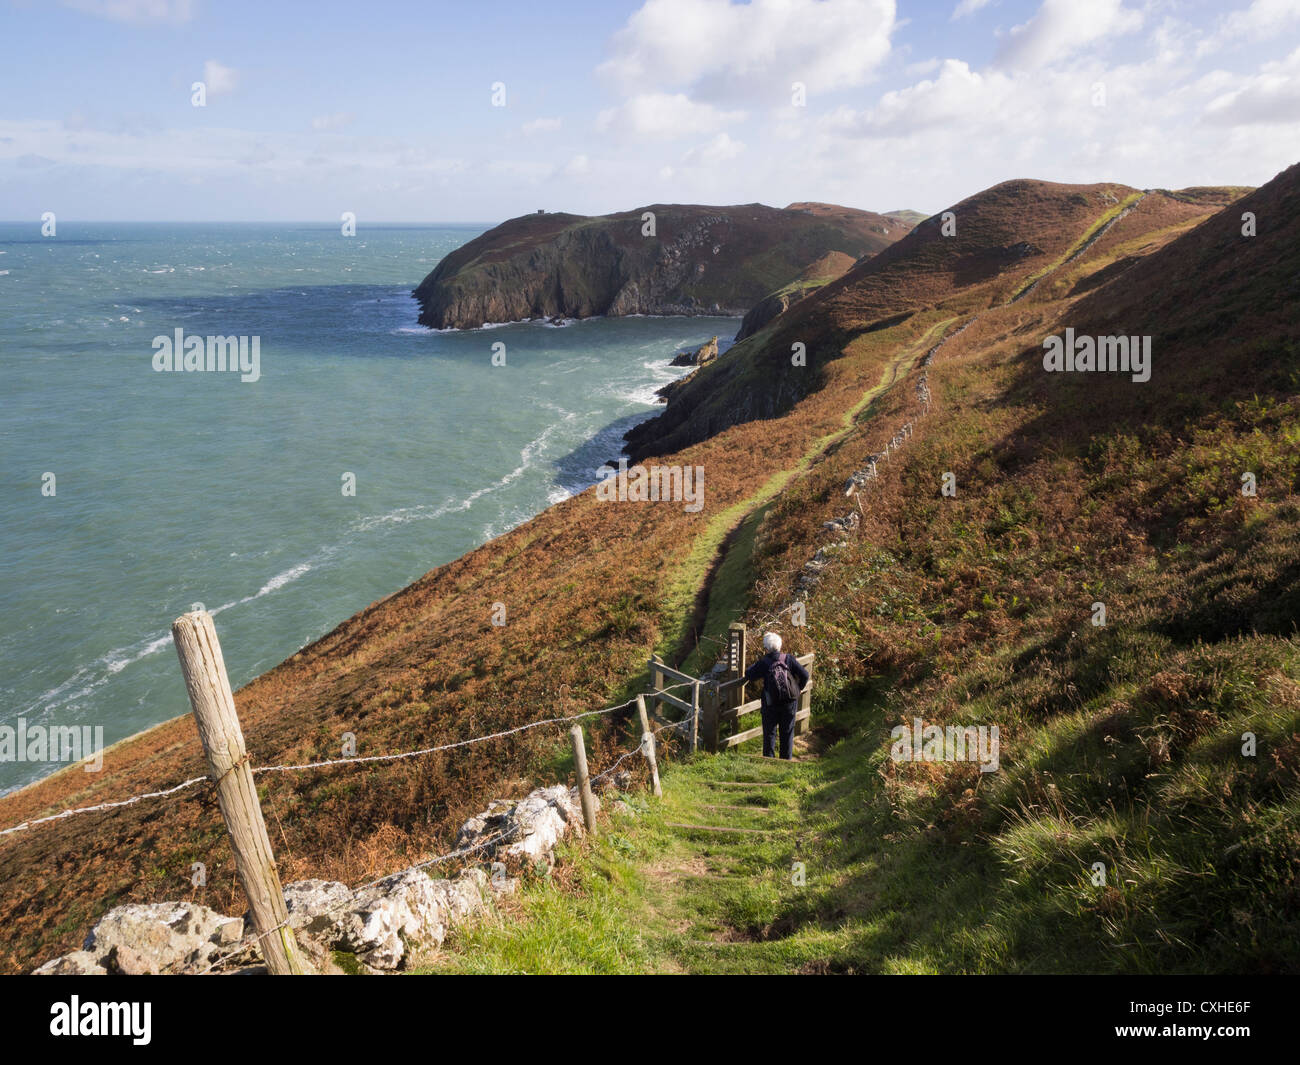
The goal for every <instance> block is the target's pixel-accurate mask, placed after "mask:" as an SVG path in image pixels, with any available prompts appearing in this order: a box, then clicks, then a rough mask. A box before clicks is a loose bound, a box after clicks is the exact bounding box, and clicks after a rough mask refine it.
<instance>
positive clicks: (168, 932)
mask: <svg viewBox="0 0 1300 1065" xmlns="http://www.w3.org/2000/svg"><path fill="white" fill-rule="evenodd" d="M243 933H244V922H243V920H242V919H241V918H239V917H226V916H225V915H224V914H220V913H217V912H216V911H215V910H210V909H208V907H206V906H200V905H198V904H197V903H192V902H152V903H132V904H130V905H127V906H118V907H116V908H115V909H112V910H109V911H108V913H106V914H104V916H103V917H101V918H100V919H99V923H98V924H96V925H95V927H94V928H93V929H91V932H90V935H88V936H87V937H86V942H85V949H86V950H87V951H89V952H90V953H91V954H92V955H94V957H95V958H96V960H97V961H98V962H99V964H100V965H102V966H104V967H105V968H107V969H108V970H109V971H111V972H121V973H129V974H139V973H175V972H183V971H185V970H187V969H188V970H193V969H201V968H205V967H206V966H208V965H210V964H211V963H212V962H213V961H215V960H216V959H217V957H218V956H219V955H221V954H222V953H223V952H224V951H226V950H228V949H229V948H230V947H232V946H234V945H235V944H236V943H238V942H239V939H240V937H241V936H242V935H243Z"/></svg>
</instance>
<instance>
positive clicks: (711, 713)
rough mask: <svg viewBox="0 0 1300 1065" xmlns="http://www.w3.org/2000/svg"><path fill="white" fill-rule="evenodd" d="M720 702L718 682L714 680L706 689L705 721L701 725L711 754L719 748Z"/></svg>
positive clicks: (706, 745)
mask: <svg viewBox="0 0 1300 1065" xmlns="http://www.w3.org/2000/svg"><path fill="white" fill-rule="evenodd" d="M718 702H719V693H718V682H717V681H716V680H713V681H710V682H709V684H708V687H706V688H705V690H704V708H703V709H704V721H703V722H702V726H701V727H702V728H703V731H704V749H705V750H706V751H708V752H709V753H711V754H712V753H716V752H717V750H718V710H719V707H718Z"/></svg>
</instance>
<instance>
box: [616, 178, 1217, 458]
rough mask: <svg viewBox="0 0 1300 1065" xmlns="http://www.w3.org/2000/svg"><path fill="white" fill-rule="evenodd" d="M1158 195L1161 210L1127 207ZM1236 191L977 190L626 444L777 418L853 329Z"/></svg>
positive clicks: (991, 295) (735, 352)
mask: <svg viewBox="0 0 1300 1065" xmlns="http://www.w3.org/2000/svg"><path fill="white" fill-rule="evenodd" d="M1153 198H1154V199H1157V200H1159V201H1160V204H1161V207H1160V208H1159V209H1158V210H1156V209H1150V208H1149V209H1147V210H1145V211H1136V210H1131V208H1133V207H1134V206H1135V205H1137V206H1141V204H1143V203H1145V202H1146V201H1147V200H1150V199H1153ZM1230 198H1231V194H1230V193H1229V192H1225V191H1223V190H1220V191H1219V192H1217V193H1207V194H1206V195H1205V196H1204V197H1201V198H1198V199H1196V200H1194V201H1193V200H1192V199H1191V198H1190V197H1189V198H1187V199H1176V198H1174V197H1173V196H1171V195H1166V194H1163V193H1155V194H1153V195H1152V196H1144V195H1143V194H1142V193H1141V192H1140V191H1138V190H1136V189H1131V188H1128V187H1127V186H1123V185H1112V184H1098V185H1060V184H1055V183H1051V182H1042V181H1025V180H1017V181H1008V182H1004V183H1002V184H1000V185H996V186H994V187H993V188H991V189H987V190H986V191H984V192H981V193H977V194H976V195H974V196H971V197H969V198H968V199H966V200H963V201H961V202H960V203H957V204H955V205H954V206H952V207H951V208H949V209H948V211H949V212H951V214H952V216H953V219H954V222H955V227H956V228H955V232H954V233H952V235H945V232H944V222H943V214H944V212H941V213H940V214H939V215H936V216H934V217H931V218H929V219H927V220H926V221H925V222H923V223H921V224H920V225H918V226H917V227H916V228H915V229H913V230H912V231H911V232H910V233H909V234H908V235H907V236H906V237H904V238H903V239H902V240H900V241H898V242H897V243H896V244H894V245H892V246H891V247H889V248H887V249H885V250H884V251H883V252H881V253H880V254H878V255H876V256H874V257H872V258H871V259H869V260H866V261H864V262H860V263H858V264H857V265H855V266H854V268H853V269H852V270H849V271H848V272H847V273H845V274H844V275H843V276H842V277H840V278H838V279H837V280H835V281H832V282H830V283H828V284H826V285H825V286H823V287H821V288H819V289H817V290H816V291H814V292H813V293H812V294H811V295H809V296H808V297H807V298H805V299H803V300H801V301H799V303H798V304H797V305H796V306H795V307H793V308H792V309H791V310H790V311H789V312H787V313H786V314H783V315H781V316H779V317H778V318H776V319H775V320H773V321H772V322H771V323H769V325H768V327H767V328H765V329H761V330H759V331H758V332H757V333H755V334H754V335H752V336H750V337H749V338H748V339H746V340H745V341H744V342H743V343H738V344H736V345H735V346H734V347H733V348H732V349H731V350H730V351H729V352H728V354H727V357H726V358H724V359H719V360H718V362H717V363H715V364H714V365H713V366H712V367H709V368H708V369H707V370H706V371H702V372H701V373H699V374H697V375H695V377H694V378H693V379H692V380H691V381H690V383H689V385H688V386H687V387H685V388H682V389H680V390H678V391H677V392H676V393H675V394H674V395H673V397H672V401H671V402H670V403H669V405H668V407H667V409H666V410H665V411H664V412H663V413H662V414H660V415H659V416H658V417H656V418H653V419H650V420H649V421H646V422H643V423H641V424H640V425H637V426H636V427H635V428H633V429H632V430H631V431H630V432H629V433H628V434H627V437H626V439H627V450H628V453H629V454H630V455H631V456H632V457H633V458H634V459H639V458H642V457H646V456H649V455H653V454H656V453H658V452H662V451H671V450H675V449H677V448H680V447H684V446H686V445H688V444H690V443H693V442H696V441H699V440H703V439H706V438H707V437H708V436H710V435H711V434H713V433H716V432H718V431H720V430H721V429H724V428H726V427H727V426H729V425H734V424H737V423H739V422H744V421H750V420H753V419H759V418H771V417H774V416H776V415H777V414H780V413H782V412H784V411H786V410H788V409H790V407H791V406H792V405H793V404H794V403H796V402H797V401H798V400H799V399H800V398H801V397H802V396H805V395H808V394H809V393H811V392H814V391H816V390H817V389H818V388H820V387H821V386H822V381H823V373H824V368H825V366H826V364H827V363H828V362H829V361H830V360H833V359H835V358H838V357H839V355H840V354H841V353H842V352H843V351H844V350H845V348H846V346H847V345H848V344H849V343H850V342H852V340H853V339H854V338H855V337H859V336H862V335H864V334H866V333H868V332H870V331H872V330H875V329H879V328H886V327H889V326H891V325H893V324H896V323H897V322H899V321H901V320H904V319H905V318H906V317H907V316H908V315H911V314H913V313H915V312H916V311H917V310H918V309H920V308H923V307H936V308H950V309H952V310H954V311H962V312H964V311H968V310H974V309H977V308H980V307H988V306H993V305H996V304H998V303H1001V302H1004V301H1005V300H1007V299H1010V298H1012V297H1014V296H1016V295H1018V294H1020V293H1022V292H1023V290H1024V289H1025V288H1026V287H1027V286H1029V285H1030V284H1033V283H1035V279H1037V278H1039V277H1040V276H1041V275H1043V274H1045V273H1046V272H1048V271H1049V270H1051V269H1053V268H1055V267H1057V266H1059V265H1060V263H1061V260H1062V259H1064V258H1066V257H1068V256H1069V255H1071V254H1072V253H1073V252H1075V251H1076V250H1077V249H1078V248H1079V246H1080V245H1081V244H1083V243H1085V242H1086V241H1087V239H1088V238H1090V237H1092V236H1094V235H1095V234H1096V233H1098V232H1099V231H1100V230H1101V229H1102V228H1103V227H1104V226H1105V225H1106V224H1107V223H1108V222H1110V221H1112V220H1114V219H1115V218H1117V217H1119V216H1120V215H1122V214H1124V212H1125V211H1130V213H1129V214H1128V215H1125V218H1124V221H1125V222H1127V223H1128V230H1129V231H1131V230H1132V228H1133V226H1134V225H1135V224H1147V225H1150V226H1151V227H1152V231H1155V230H1157V229H1165V228H1168V227H1170V226H1172V225H1175V224H1177V223H1178V222H1188V221H1191V220H1193V219H1197V218H1204V217H1206V216H1207V215H1209V214H1210V213H1212V212H1213V211H1214V210H1216V209H1218V208H1219V207H1222V206H1223V205H1224V204H1225V203H1226V202H1228V200H1229V199H1230ZM1107 235H1108V236H1109V233H1108V234H1107ZM796 344H802V345H803V346H804V349H805V351H806V358H807V364H806V366H798V365H792V362H793V360H792V351H793V348H794V345H796Z"/></svg>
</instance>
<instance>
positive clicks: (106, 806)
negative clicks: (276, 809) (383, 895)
mask: <svg viewBox="0 0 1300 1065" xmlns="http://www.w3.org/2000/svg"><path fill="white" fill-rule="evenodd" d="M690 683H691V682H687V681H683V682H682V683H680V684H674V685H671V686H670V687H667V688H664V689H661V690H659V691H656V692H652V693H650V694H666V693H667V692H671V691H673V690H674V689H676V688H682V687H689V686H690ZM635 705H636V698H635V696H634V697H633V698H631V699H628V700H627V701H626V702H622V703H619V704H618V705H616V706H606V707H602V708H601V709H599V710H585V711H583V712H582V713H578V714H569V715H567V716H564V717H548V718H543V719H542V720H540V721H530V722H528V723H527V724H524V725H520V726H518V727H517V728H512V729H505V730H504V731H502V732H493V733H489V734H488V735H485V736H473V737H470V738H469V739H465V740H457V741H455V742H454V743H443V744H438V745H437V746H434V747H421V748H419V749H418V750H414V751H398V752H396V753H394V754H371V755H358V756H355V757H348V758H328V759H324V760H322V761H318V762H301V763H297V764H291V765H262V766H254V767H253V772H254V773H255V774H256V773H288V772H294V771H299V770H307V769H328V768H332V767H334V766H341V765H355V764H361V763H374V762H394V761H398V760H401V759H405V758H420V757H423V756H425V755H430V754H437V753H439V752H441V751H454V750H458V749H459V748H462V747H470V746H473V745H474V744H478V743H486V742H488V741H489V740H499V739H504V738H506V737H508V736H515V735H518V734H519V733H521V732H527V731H529V730H530V729H535V728H541V727H543V726H544V725H563V724H568V723H570V722H573V721H581V720H583V719H585V718H589V717H600V716H603V715H606V714H614V713H617V712H618V711H620V710H627V709H630V708H631V707H633V706H635ZM210 780H211V778H210V777H208V776H200V777H190V779H189V780H184V781H182V782H181V783H179V784H176V785H175V786H173V787H170V788H165V789H163V790H161V791H147V792H144V793H143V794H140V795H132V796H131V797H130V798H129V799H118V800H114V801H112V802H101V803H96V804H94V805H93V806H78V807H74V808H72V809H68V810H62V811H60V812H59V813H57V814H50V815H48V816H46V817H37V818H32V819H30V820H27V821H23V822H21V823H19V824H17V825H12V826H10V827H9V828H4V829H0V836H8V835H12V834H13V833H15V832H25V831H27V830H28V829H32V828H36V827H37V826H38V825H45V824H49V823H50V822H53V821H63V820H66V819H67V818H69V817H74V816H76V815H78V814H92V813H99V812H101V811H104V810H114V809H118V808H120V807H123V806H133V805H135V804H136V803H138V802H143V801H144V800H145V799H161V798H166V797H168V796H171V795H177V794H179V793H180V792H182V791H186V790H187V789H189V788H193V787H197V786H198V785H199V784H203V783H207V782H209V781H210Z"/></svg>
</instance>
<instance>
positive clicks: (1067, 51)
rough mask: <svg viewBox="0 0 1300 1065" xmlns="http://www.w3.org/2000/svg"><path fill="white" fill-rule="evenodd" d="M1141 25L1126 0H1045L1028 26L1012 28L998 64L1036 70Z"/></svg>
mask: <svg viewBox="0 0 1300 1065" xmlns="http://www.w3.org/2000/svg"><path fill="white" fill-rule="evenodd" d="M1141 25H1142V13H1141V12H1140V11H1134V10H1132V9H1131V8H1127V7H1125V6H1124V3H1123V0H1088V2H1087V3H1080V2H1079V0H1043V6H1042V7H1040V8H1039V9H1038V13H1037V14H1036V15H1035V16H1034V17H1033V18H1031V19H1030V20H1029V21H1028V22H1024V23H1022V24H1021V25H1019V26H1015V27H1013V28H1012V30H1011V33H1010V35H1009V36H1008V38H1007V40H1006V41H1004V42H1003V45H1002V47H1001V48H1000V49H999V51H998V64H999V65H1000V66H1004V67H1011V68H1035V67H1043V66H1047V65H1048V64H1051V63H1055V62H1058V61H1059V60H1062V59H1066V58H1068V57H1069V56H1071V55H1073V54H1074V53H1075V52H1078V51H1079V50H1080V49H1082V48H1084V47H1086V46H1087V45H1090V44H1092V43H1094V42H1095V41H1099V40H1102V39H1103V38H1105V37H1112V36H1116V35H1118V34H1124V33H1132V32H1133V31H1134V30H1136V29H1138V28H1140V27H1141Z"/></svg>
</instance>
